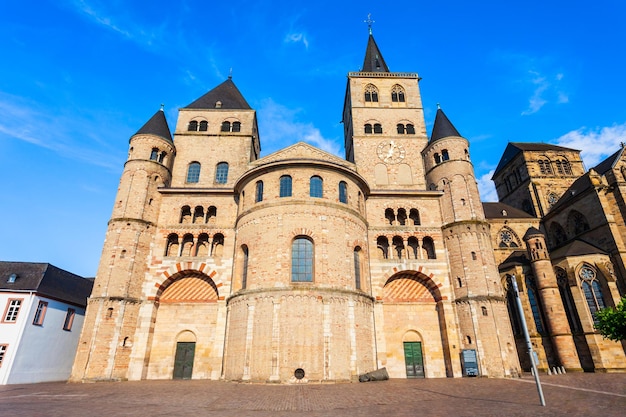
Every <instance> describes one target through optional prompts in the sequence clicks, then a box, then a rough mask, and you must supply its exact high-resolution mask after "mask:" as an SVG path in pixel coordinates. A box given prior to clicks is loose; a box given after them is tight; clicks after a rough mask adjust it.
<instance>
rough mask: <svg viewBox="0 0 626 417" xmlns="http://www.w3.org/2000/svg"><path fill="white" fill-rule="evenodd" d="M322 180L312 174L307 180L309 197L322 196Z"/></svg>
mask: <svg viewBox="0 0 626 417" xmlns="http://www.w3.org/2000/svg"><path fill="white" fill-rule="evenodd" d="M323 184H324V182H323V181H322V178H321V177H319V176H317V175H314V176H312V177H311V179H310V180H309V195H310V196H311V197H316V198H322V197H323V196H324V186H323Z"/></svg>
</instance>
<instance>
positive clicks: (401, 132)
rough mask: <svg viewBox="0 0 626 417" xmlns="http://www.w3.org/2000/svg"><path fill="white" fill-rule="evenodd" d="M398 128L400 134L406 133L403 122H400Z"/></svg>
mask: <svg viewBox="0 0 626 417" xmlns="http://www.w3.org/2000/svg"><path fill="white" fill-rule="evenodd" d="M396 128H397V130H398V135H404V125H403V124H402V123H398V124H397V125H396Z"/></svg>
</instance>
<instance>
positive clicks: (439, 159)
mask: <svg viewBox="0 0 626 417" xmlns="http://www.w3.org/2000/svg"><path fill="white" fill-rule="evenodd" d="M440 163H441V156H439V154H438V153H435V164H440Z"/></svg>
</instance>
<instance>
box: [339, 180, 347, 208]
mask: <svg viewBox="0 0 626 417" xmlns="http://www.w3.org/2000/svg"><path fill="white" fill-rule="evenodd" d="M339 202H340V203H346V204H347V203H348V184H346V183H345V181H341V182H340V183H339Z"/></svg>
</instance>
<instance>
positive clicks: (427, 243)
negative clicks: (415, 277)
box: [422, 236, 437, 259]
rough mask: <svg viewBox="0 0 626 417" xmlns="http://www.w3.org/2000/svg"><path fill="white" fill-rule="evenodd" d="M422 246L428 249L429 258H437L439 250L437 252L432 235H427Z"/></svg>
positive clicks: (427, 255)
mask: <svg viewBox="0 0 626 417" xmlns="http://www.w3.org/2000/svg"><path fill="white" fill-rule="evenodd" d="M422 248H424V250H425V251H426V257H427V258H428V259H437V252H435V241H434V240H433V238H432V237H430V236H426V237H425V238H424V240H423V241H422Z"/></svg>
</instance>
